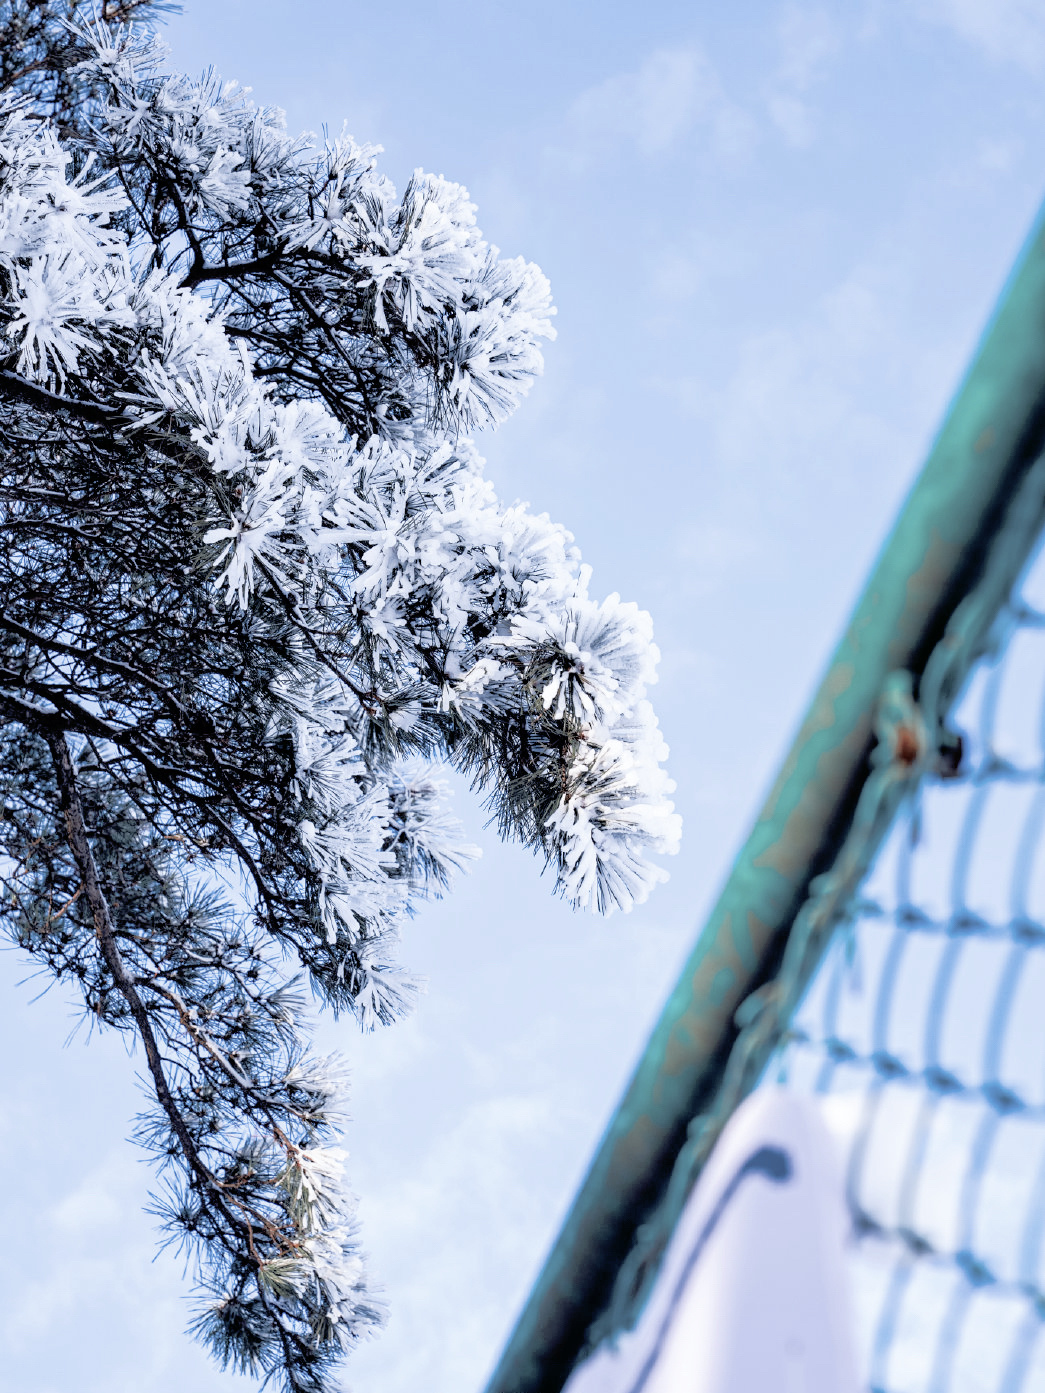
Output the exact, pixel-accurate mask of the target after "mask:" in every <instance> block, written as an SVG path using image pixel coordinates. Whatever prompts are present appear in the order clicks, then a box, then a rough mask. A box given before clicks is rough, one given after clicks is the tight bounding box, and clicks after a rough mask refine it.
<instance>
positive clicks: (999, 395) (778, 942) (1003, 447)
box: [486, 210, 1045, 1393]
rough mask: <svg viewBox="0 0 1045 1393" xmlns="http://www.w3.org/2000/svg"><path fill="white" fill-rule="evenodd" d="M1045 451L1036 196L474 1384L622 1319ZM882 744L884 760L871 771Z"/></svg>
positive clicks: (971, 629)
mask: <svg viewBox="0 0 1045 1393" xmlns="http://www.w3.org/2000/svg"><path fill="white" fill-rule="evenodd" d="M1043 449H1045V210H1043V211H1042V213H1041V214H1039V217H1038V220H1037V222H1036V223H1035V226H1034V228H1033V230H1032V232H1031V235H1030V237H1029V238H1028V240H1027V242H1026V244H1025V246H1024V248H1023V250H1022V252H1021V253H1020V256H1019V257H1018V259H1017V261H1016V264H1015V267H1014V269H1013V271H1012V273H1011V275H1010V277H1009V279H1008V281H1007V283H1006V285H1005V287H1004V289H1003V291H1002V294H1001V296H1000V298H999V301H998V304H997V306H996V308H995V311H994V313H993V315H992V317H991V319H990V320H989V322H988V325H987V328H986V330H985V332H984V335H983V337H982V339H981V341H980V344H979V346H978V348H977V350H976V353H975V354H974V356H973V360H972V363H971V366H970V367H969V369H968V371H967V373H966V376H965V378H964V380H963V382H962V383H961V386H960V388H959V390H958V393H957V395H956V396H955V398H954V401H953V402H952V404H951V406H950V409H949V410H948V412H947V414H946V416H945V418H944V422H943V425H942V427H941V429H940V432H939V434H938V435H937V437H936V440H935V442H934V443H933V445H932V447H931V449H930V451H929V455H928V458H927V460H926V462H925V465H924V467H923V469H922V471H921V473H920V475H919V477H918V479H917V480H916V482H915V484H914V486H913V488H912V489H911V492H910V494H909V495H908V497H907V500H906V502H905V504H904V506H903V508H902V509H901V512H900V515H899V517H898V519H897V521H896V523H895V525H894V527H893V530H892V533H891V534H890V536H889V538H888V540H887V541H886V543H885V546H884V548H883V549H882V552H881V553H880V555H879V558H878V560H877V562H876V563H875V565H874V567H873V568H872V571H871V575H870V579H869V580H868V583H867V585H866V588H865V590H864V592H863V594H862V595H861V597H860V599H859V601H858V602H857V605H856V607H855V609H854V611H853V614H852V617H851V619H850V621H849V624H848V626H847V628H846V630H845V633H844V634H843V637H842V640H841V642H840V643H839V645H838V648H837V649H836V651H835V653H834V656H833V657H832V659H831V662H830V664H829V665H828V668H827V672H826V674H825V676H824V678H823V680H822V682H821V683H820V686H819V688H818V690H817V692H816V694H815V695H814V697H813V700H812V702H811V704H810V706H809V709H808V712H807V714H806V716H805V718H804V720H803V721H802V724H801V726H800V728H799V731H798V734H797V735H796V737H795V740H794V742H793V744H792V746H791V749H790V750H789V752H788V754H787V756H786V758H785V760H784V762H783V764H782V766H781V768H780V771H779V773H778V775H777V777H776V780H775V782H774V784H773V786H772V789H771V791H770V793H769V796H768V798H767V799H766V801H765V804H764V806H763V807H762V810H761V812H760V813H759V815H758V818H757V820H756V822H755V825H754V827H753V829H752V831H751V833H750V835H749V837H748V839H747V841H746V842H745V844H744V846H743V847H742V849H741V851H740V853H739V855H738V856H737V858H736V861H735V862H734V865H733V868H732V871H731V872H730V875H729V877H728V879H727V881H726V884H725V887H724V889H723V891H722V894H721V896H720V898H719V900H718V902H717V904H716V905H715V907H714V909H713V910H712V912H711V915H710V917H709V918H708V920H707V922H706V924H705V926H704V928H703V931H702V932H701V933H700V935H699V937H698V939H697V941H696V944H695V946H694V948H693V951H692V953H691V955H690V957H689V959H688V961H687V962H686V964H685V966H684V967H683V969H682V973H681V975H680V977H679V980H678V983H677V984H676V986H675V988H674V989H673V991H672V993H671V995H670V996H669V998H668V1001H667V1004H666V1005H665V1007H664V1010H663V1012H662V1014H661V1017H660V1019H659V1021H658V1022H657V1025H656V1026H655V1027H654V1030H653V1033H652V1035H651V1036H650V1039H649V1042H648V1043H647V1045H646V1048H645V1050H644V1052H643V1054H642V1057H641V1059H640V1060H639V1063H638V1065H637V1067H636V1069H635V1072H634V1074H633V1076H632V1078H631V1081H630V1083H629V1084H628V1086H627V1088H626V1089H625V1092H624V1096H623V1098H622V1099H621V1102H620V1104H619V1105H618V1107H617V1109H616V1112H615V1113H614V1115H613V1117H612V1118H611V1120H610V1123H609V1125H608V1127H607V1129H606V1131H605V1133H604V1135H603V1137H602V1140H601V1142H600V1144H599V1146H598V1148H597V1150H596V1153H595V1156H594V1159H593V1161H592V1163H591V1166H590V1168H589V1170H588V1173H587V1176H586V1178H585V1179H584V1181H583V1182H582V1184H581V1187H580V1189H579V1191H578V1193H577V1196H576V1198H575V1199H574V1202H573V1204H572V1206H571V1208H570V1211H569V1213H568V1215H567V1217H566V1220H565V1222H564V1223H563V1226H562V1229H561V1230H560V1232H559V1235H558V1237H557V1239H556V1240H555V1242H554V1244H553V1245H552V1248H551V1251H550V1253H549V1255H548V1258H547V1260H546V1261H545V1264H544V1267H543V1270H542V1271H541V1273H540V1275H539V1277H538V1279H537V1281H536V1283H535V1285H534V1287H533V1289H532V1291H531V1293H530V1296H529V1298H528V1300H527V1302H526V1304H525V1306H524V1308H523V1310H522V1313H521V1315H520V1317H519V1319H518V1322H517V1324H516V1326H515V1329H514V1331H513V1332H512V1334H511V1337H510V1338H509V1340H508V1343H507V1345H506V1347H505V1349H504V1351H503V1353H502V1355H501V1358H500V1360H499V1362H498V1364H497V1367H496V1369H495V1370H494V1373H493V1375H492V1377H491V1379H490V1382H489V1383H488V1385H487V1389H486V1393H559V1390H560V1389H561V1388H562V1386H563V1385H564V1383H565V1382H566V1380H567V1379H568V1377H569V1375H570V1372H571V1370H572V1369H573V1368H574V1367H575V1365H576V1364H577V1362H578V1360H579V1359H580V1358H582V1357H583V1355H584V1354H585V1352H586V1351H587V1350H589V1349H590V1348H592V1347H593V1346H594V1345H596V1344H598V1343H599V1342H600V1341H601V1340H603V1339H605V1338H607V1337H610V1336H612V1335H613V1334H614V1333H616V1332H617V1331H620V1330H622V1329H625V1328H628V1326H629V1325H630V1324H631V1323H632V1321H633V1320H634V1318H635V1315H636V1314H637V1311H638V1309H639V1308H640V1307H641V1303H642V1300H643V1299H644V1297H645V1295H646V1294H647V1293H648V1290H649V1286H650V1283H651V1280H652V1277H653V1276H654V1275H655V1271H656V1265H657V1261H658V1259H659V1255H660V1253H661V1252H662V1251H663V1246H664V1242H665V1241H666V1236H667V1234H668V1233H669V1232H670V1226H671V1223H672V1222H673V1219H674V1217H675V1216H676V1215H677V1213H678V1212H679V1211H680V1208H681V1205H682V1204H683V1203H684V1202H685V1198H686V1195H687V1194H688V1192H689V1189H690V1188H691V1187H692V1184H693V1183H694V1181H695V1180H696V1178H697V1175H698V1174H699V1171H700V1168H701V1166H702V1165H703V1162H704V1160H705V1159H706V1157H707V1155H708V1154H709V1152H710V1150H711V1147H712V1145H713V1144H714V1141H715V1139H716V1137H717V1135H718V1133H719V1132H720V1131H721V1128H722V1126H723V1125H724V1123H725V1121H726V1120H727V1118H728V1116H729V1114H730V1113H731V1112H732V1110H733V1108H734V1107H735V1106H736V1104H737V1103H738V1102H739V1101H740V1100H741V1098H742V1097H743V1096H744V1095H745V1094H746V1093H747V1092H748V1091H750V1089H751V1088H752V1087H753V1086H754V1084H755V1083H756V1082H757V1080H758V1077H759V1076H760V1074H761V1072H762V1070H763V1069H764V1067H765V1065H766V1063H767V1062H768V1060H769V1058H770V1056H771V1054H772V1053H773V1050H774V1049H775V1048H776V1046H777V1045H778V1044H779V1042H780V1039H781V1037H782V1034H783V1030H784V1029H785V1028H786V1019H785V1015H786V1013H787V1012H789V1011H790V1010H791V1009H793V1007H794V1005H795V1004H796V1002H797V999H798V997H799V996H800V995H801V991H802V990H803V989H804V987H805V985H806V984H807V983H808V981H809V979H810V977H811V976H812V973H813V971H814V970H815V968H816V966H817V964H818V962H819V960H820V957H821V956H822V953H823V950H824V948H825V947H826V944H827V942H828V940H829V938H830V932H831V929H832V928H833V927H834V925H835V924H836V923H837V922H838V921H839V919H840V918H841V917H842V914H843V913H844V900H845V897H846V896H847V895H849V894H851V892H852V891H853V890H855V888H856V881H857V880H858V878H860V876H861V875H862V871H863V870H864V869H866V866H867V864H869V861H870V858H871V856H872V855H873V852H874V850H875V849H876V847H877V845H878V843H879V842H880V840H881V838H882V836H884V833H885V831H887V830H888V825H889V823H890V822H891V820H892V814H893V812H894V811H895V808H896V807H897V806H898V805H899V804H898V801H897V799H898V798H899V797H900V796H901V794H902V792H903V785H904V782H905V777H906V774H907V772H908V771H907V770H906V769H905V768H904V765H905V764H911V763H912V761H911V760H910V759H908V758H907V755H906V753H905V751H904V749H903V748H902V741H901V744H900V747H899V756H900V758H899V761H897V753H898V749H897V747H896V745H895V742H894V748H893V749H892V750H885V749H884V747H883V741H884V740H885V734H883V726H882V719H881V708H882V705H883V697H884V700H885V703H886V704H888V703H889V702H890V700H891V699H892V698H890V682H892V683H893V684H894V685H895V682H896V678H897V675H898V674H900V675H902V674H909V678H908V680H907V690H908V693H909V699H910V701H911V702H913V701H914V699H915V698H918V699H920V701H921V703H922V705H923V706H924V705H925V701H926V696H927V690H928V687H929V686H930V685H931V686H932V687H933V689H934V696H933V702H932V704H933V705H934V706H935V708H936V709H935V710H934V712H933V713H931V714H932V719H934V720H936V722H937V723H938V724H939V726H940V728H941V730H942V722H943V718H944V716H945V715H946V709H945V708H946V706H947V705H949V704H950V703H951V702H953V699H954V698H955V697H956V696H957V694H958V691H959V690H960V687H961V684H962V682H963V681H964V678H965V676H966V675H967V674H968V672H969V670H970V669H971V666H972V664H973V662H974V661H975V660H976V658H977V657H979V656H980V654H981V653H982V652H983V651H984V648H985V646H986V644H987V642H988V635H989V631H990V627H991V624H992V622H993V620H994V618H995V616H996V615H997V613H998V611H999V610H1000V609H1001V607H1002V606H1003V605H1004V603H1005V601H1006V600H1007V598H1008V595H1009V592H1010V590H1011V587H1012V585H1013V584H1014V583H1015V581H1016V579H1017V577H1018V576H1019V574H1020V572H1021V571H1022V569H1023V568H1024V566H1025V565H1026V563H1027V560H1028V559H1029V557H1030V555H1031V553H1032V551H1033V549H1034V547H1035V544H1036V542H1037V539H1038V537H1039V536H1040V534H1041V531H1042V529H1043V527H1045V458H1043ZM930 659H932V662H930ZM944 670H945V671H944ZM941 672H943V675H942V676H941ZM901 685H902V684H901ZM900 695H901V698H902V695H903V693H902V692H901V694H900ZM894 697H895V693H894ZM893 705H894V706H895V700H894V701H893ZM914 713H915V718H916V719H918V720H921V716H920V714H919V712H918V708H917V706H914ZM897 720H899V721H902V720H903V712H902V711H901V713H900V715H899V717H896V716H895V713H894V719H893V724H892V726H891V728H889V729H891V730H892V732H893V734H895V732H896V730H897V729H898V726H897ZM887 727H888V723H887ZM904 729H906V727H904ZM937 734H938V733H937ZM934 738H935V737H934ZM876 742H877V743H876ZM883 754H884V757H885V763H887V764H888V766H889V768H891V769H892V771H893V772H896V771H898V772H899V775H900V777H899V778H894V779H893V781H892V784H891V785H889V786H888V787H886V786H884V785H881V780H882V779H883V778H886V775H885V774H883V773H882V765H883ZM876 767H877V768H878V770H879V774H878V776H877V777H878V780H879V785H881V786H876V784H875V780H876V773H875V771H876ZM915 772H916V773H917V772H922V770H920V769H917V770H915ZM886 782H887V783H888V779H887V778H886ZM861 824H864V825H863V827H862V829H861ZM832 878H834V879H833V880H832ZM825 886H826V894H825ZM813 921H816V922H813ZM799 940H801V942H799ZM789 944H790V947H789ZM785 979H786V981H785ZM774 993H775V995H774ZM767 1002H768V1003H769V1004H771V1005H773V1006H774V1010H773V1011H769V1012H766V1011H765V1010H764V1009H763V1008H764V1007H765V1005H766V1003H767ZM760 1015H762V1017H763V1019H762V1021H761V1022H760V1020H759V1016H760ZM767 1021H768V1024H767Z"/></svg>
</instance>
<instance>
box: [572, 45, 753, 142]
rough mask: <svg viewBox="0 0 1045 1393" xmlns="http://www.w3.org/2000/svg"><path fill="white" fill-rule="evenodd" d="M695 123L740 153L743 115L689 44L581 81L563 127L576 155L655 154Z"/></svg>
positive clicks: (747, 131) (745, 127) (746, 136)
mask: <svg viewBox="0 0 1045 1393" xmlns="http://www.w3.org/2000/svg"><path fill="white" fill-rule="evenodd" d="M698 127H699V128H701V129H703V130H704V131H705V132H706V134H707V137H708V141H709V144H710V146H711V148H712V150H713V151H714V153H716V154H720V155H722V156H725V157H727V158H728V157H730V156H736V155H741V154H743V153H744V151H746V149H747V147H748V146H749V144H750V141H751V133H752V132H751V122H750V120H749V119H748V118H747V117H746V116H745V114H744V113H743V112H742V111H741V110H740V109H739V108H738V107H736V106H734V105H733V104H732V103H731V102H729V101H728V100H727V98H726V97H725V94H724V93H723V90H722V85H721V83H720V81H719V79H718V76H717V74H716V73H715V70H714V69H713V68H712V66H711V64H710V63H709V62H708V60H707V59H706V58H705V57H704V55H703V54H702V53H701V52H700V51H699V50H698V49H696V48H693V47H687V48H680V49H659V50H658V51H656V52H655V53H651V54H650V55H649V57H648V58H646V60H645V61H644V62H643V63H642V65H641V66H640V67H639V68H638V69H637V70H636V71H635V72H631V73H618V74H616V75H615V76H613V77H609V78H607V79H606V80H605V81H604V82H601V83H599V84H598V85H597V86H595V87H589V88H588V89H587V91H585V92H582V93H581V95H580V96H579V97H577V99H576V100H575V101H574V102H573V104H572V105H571V107H570V109H569V111H568V112H567V115H566V120H565V122H564V130H563V135H564V137H565V140H564V142H563V143H564V145H565V146H566V149H567V151H568V152H569V153H570V154H572V155H573V156H574V158H575V159H576V160H578V161H579V162H581V163H587V162H588V161H589V160H590V159H592V158H594V157H598V156H600V155H606V154H610V153H613V152H615V151H620V149H621V147H622V146H623V147H625V148H630V149H631V150H635V151H637V152H638V153H639V154H640V155H644V156H646V157H651V156H657V155H663V154H665V153H667V152H668V151H669V150H671V149H673V148H674V147H675V146H677V145H678V144H679V143H680V142H681V141H683V140H685V139H687V138H688V137H689V136H690V135H691V134H692V133H693V131H694V130H696V129H697V128H698Z"/></svg>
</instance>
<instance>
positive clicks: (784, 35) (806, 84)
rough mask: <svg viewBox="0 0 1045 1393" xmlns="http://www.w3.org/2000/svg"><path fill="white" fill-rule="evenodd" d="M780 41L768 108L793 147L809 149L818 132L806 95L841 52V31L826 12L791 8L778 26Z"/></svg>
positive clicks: (767, 101)
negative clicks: (836, 54) (815, 129)
mask: <svg viewBox="0 0 1045 1393" xmlns="http://www.w3.org/2000/svg"><path fill="white" fill-rule="evenodd" d="M777 41H778V43H779V46H780V59H779V62H778V64H777V68H776V73H775V75H774V80H773V85H772V89H771V91H770V93H769V96H768V98H767V100H766V107H767V109H768V111H769V116H770V119H771V120H772V122H773V124H774V125H775V126H776V127H777V129H778V130H779V131H780V132H781V133H782V135H783V136H784V139H785V140H786V141H787V142H788V144H789V145H794V146H799V147H801V146H804V145H809V144H810V143H811V141H812V140H813V136H814V133H815V132H814V122H813V114H812V110H811V108H810V105H809V102H808V101H807V100H806V94H807V93H808V91H809V89H810V88H811V87H812V86H813V85H814V84H815V83H816V82H817V81H818V80H819V79H820V78H821V77H822V76H823V72H824V69H825V67H826V66H827V64H828V62H829V61H830V60H831V58H833V57H834V55H835V53H836V52H837V51H838V48H839V42H840V41H839V35H838V30H837V28H836V26H835V24H834V21H833V20H832V19H831V18H830V16H829V15H827V14H826V13H825V12H824V11H823V10H820V9H806V8H805V7H803V6H799V5H788V6H787V7H786V8H785V9H784V11H783V13H782V14H781V16H780V21H779V24H778V25H777Z"/></svg>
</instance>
